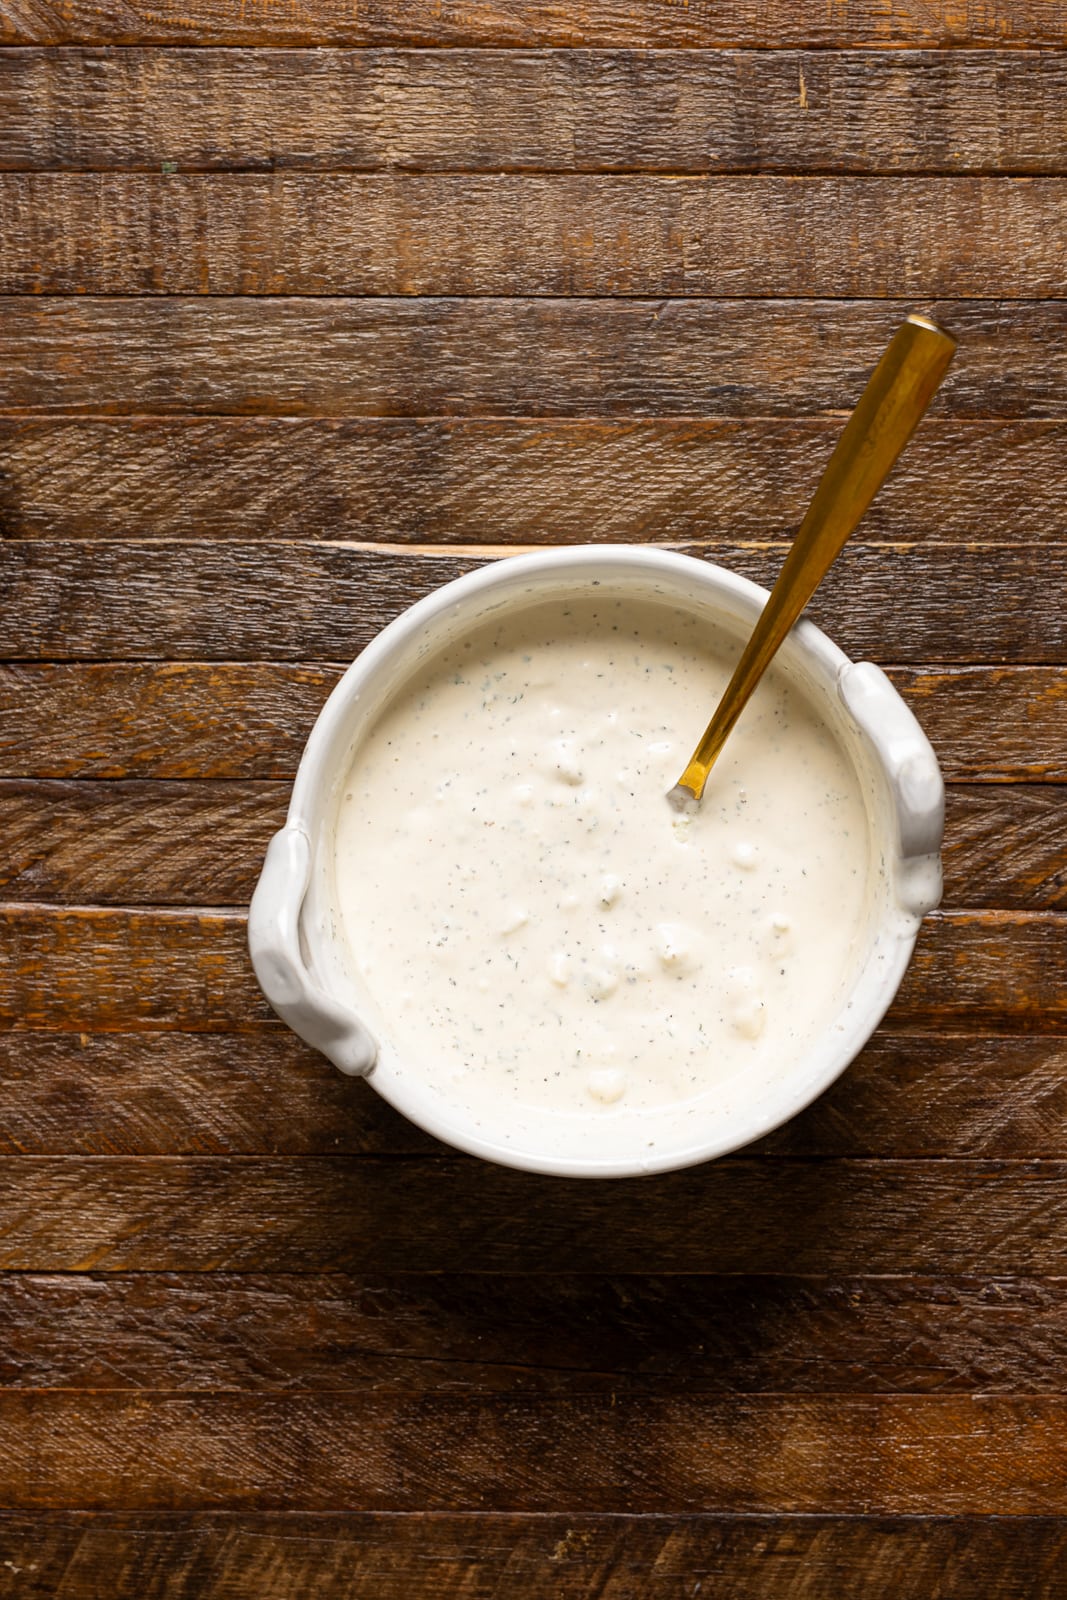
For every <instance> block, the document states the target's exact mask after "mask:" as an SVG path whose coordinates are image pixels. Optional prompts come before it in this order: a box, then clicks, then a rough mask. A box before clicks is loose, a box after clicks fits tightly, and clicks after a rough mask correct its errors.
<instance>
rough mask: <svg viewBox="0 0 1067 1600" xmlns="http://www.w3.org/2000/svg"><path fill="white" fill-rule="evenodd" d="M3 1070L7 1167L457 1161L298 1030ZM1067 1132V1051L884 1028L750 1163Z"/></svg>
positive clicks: (91, 1037) (87, 1046)
mask: <svg viewBox="0 0 1067 1600" xmlns="http://www.w3.org/2000/svg"><path fill="white" fill-rule="evenodd" d="M890 1026H891V1027H894V1028H895V1025H894V1024H890ZM0 1066H2V1068H3V1071H2V1073H0V1152H3V1153H5V1154H8V1155H18V1154H24V1155H294V1156H304V1155H339V1154H352V1155H390V1156H397V1155H401V1156H402V1155H412V1154H415V1155H420V1154H422V1155H424V1154H426V1153H428V1152H431V1151H436V1152H437V1153H439V1154H444V1153H446V1147H445V1146H443V1145H439V1144H437V1142H436V1141H435V1140H433V1139H431V1138H430V1137H429V1136H428V1135H427V1134H424V1133H422V1132H421V1131H420V1130H419V1129H417V1128H416V1127H415V1126H414V1125H413V1124H412V1123H410V1122H408V1121H407V1120H406V1119H405V1118H404V1117H401V1116H400V1115H399V1114H398V1113H396V1112H394V1111H392V1110H391V1109H390V1108H389V1107H388V1106H387V1105H386V1104H385V1102H384V1101H383V1100H382V1099H381V1098H380V1097H379V1096H378V1095H377V1094H375V1093H374V1092H373V1091H372V1090H371V1089H370V1087H369V1086H368V1085H366V1084H364V1083H361V1082H355V1081H353V1080H352V1079H349V1078H344V1077H342V1076H341V1074H340V1073H338V1072H336V1071H335V1070H334V1069H333V1067H332V1066H330V1064H329V1063H328V1062H327V1061H326V1060H325V1059H324V1058H323V1057H322V1056H319V1055H317V1054H316V1053H315V1052H313V1051H311V1050H310V1049H308V1048H307V1047H306V1046H304V1045H303V1044H301V1043H300V1041H299V1040H298V1039H297V1038H296V1037H295V1035H293V1034H290V1033H282V1032H279V1033H264V1034H256V1035H247V1034H245V1035H242V1034H225V1033H222V1034H204V1033H201V1034H191V1033H169V1034H168V1036H167V1039H166V1043H165V1048H162V1047H161V1041H160V1040H159V1038H158V1036H157V1035H154V1034H136V1033H126V1034H87V1033H62V1032H39V1031H38V1032H35V1031H27V1030H20V1031H18V1032H14V1031H11V1032H9V1033H8V1034H7V1035H6V1036H5V1037H4V1038H0ZM1065 1130H1067V1044H1065V1043H1064V1040H1063V1039H1062V1038H1056V1037H1053V1038H1042V1037H1041V1036H1040V1035H1029V1036H1023V1037H1004V1038H996V1037H986V1038H980V1037H979V1038H976V1037H974V1036H973V1035H971V1036H968V1035H965V1034H961V1035H953V1034H949V1033H942V1032H937V1033H932V1034H919V1033H906V1032H905V1033H900V1032H896V1031H886V1030H883V1031H882V1032H880V1033H879V1034H878V1035H877V1036H876V1037H875V1038H874V1039H873V1040H872V1041H871V1043H870V1044H869V1045H868V1046H867V1048H866V1049H865V1050H864V1051H863V1052H862V1054H861V1055H860V1056H859V1058H858V1059H857V1060H856V1061H855V1062H853V1064H852V1066H851V1067H850V1068H849V1069H848V1071H847V1073H846V1074H845V1075H844V1076H843V1077H842V1078H841V1079H839V1080H838V1082H837V1083H836V1084H835V1085H834V1086H833V1087H832V1088H831V1089H830V1090H828V1091H827V1093H826V1094H825V1095H823V1096H822V1097H821V1098H820V1099H819V1100H817V1101H816V1102H815V1104H814V1105H812V1106H810V1107H809V1108H808V1110H807V1111H805V1112H804V1113H803V1114H802V1115H801V1116H799V1117H797V1118H794V1120H793V1121H792V1122H790V1123H788V1124H787V1125H786V1126H785V1127H784V1128H781V1129H779V1130H778V1132H776V1133H774V1134H772V1135H770V1137H769V1138H767V1139H765V1140H762V1141H761V1142H760V1143H759V1144H757V1145H753V1146H751V1147H750V1150H749V1152H748V1153H749V1154H752V1155H777V1156H780V1155H788V1156H798V1157H813V1156H820V1157H821V1156H880V1157H881V1156H894V1157H901V1158H932V1157H943V1156H953V1157H958V1156H982V1157H988V1158H994V1159H1008V1158H1016V1157H1026V1158H1028V1159H1034V1160H1036V1159H1044V1160H1054V1159H1067V1131H1065Z"/></svg>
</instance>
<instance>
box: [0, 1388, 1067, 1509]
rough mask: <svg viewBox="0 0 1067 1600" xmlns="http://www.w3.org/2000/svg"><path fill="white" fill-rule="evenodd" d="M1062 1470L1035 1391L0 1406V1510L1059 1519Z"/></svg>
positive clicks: (98, 1399)
mask: <svg viewBox="0 0 1067 1600" xmlns="http://www.w3.org/2000/svg"><path fill="white" fill-rule="evenodd" d="M311 1462H313V1463H314V1470H313V1471H311V1470H309V1463H311ZM1065 1474H1067V1400H1065V1399H1062V1398H1060V1397H1055V1398H1053V1397H1049V1396H1018V1397H1015V1396H1012V1397H1008V1396H979V1397H972V1396H922V1397H919V1398H913V1397H895V1396H894V1397H873V1396H869V1397H868V1396H848V1397H832V1398H823V1397H818V1396H811V1397H808V1396H804V1397H793V1396H752V1397H749V1398H735V1397H722V1398H720V1397H717V1396H716V1397H705V1396H683V1397H678V1398H673V1397H671V1398H659V1397H654V1398H646V1397H643V1396H634V1397H632V1398H628V1399H627V1401H626V1403H625V1405H621V1406H620V1405H617V1404H614V1403H613V1400H612V1397H611V1395H589V1396H584V1397H577V1396H576V1397H573V1398H572V1397H556V1396H546V1395H537V1396H526V1395H507V1396H503V1395H498V1396H491V1397H486V1398H485V1399H479V1400H477V1401H472V1400H469V1399H468V1398H466V1397H465V1396H458V1395H449V1394H434V1395H423V1396H420V1397H419V1398H418V1399H417V1400H412V1399H410V1398H408V1397H407V1396H403V1395H401V1396H396V1397H394V1396H391V1395H381V1396H376V1395H372V1396H368V1395H362V1394H357V1395H346V1394H329V1395H301V1396H296V1395H284V1396H273V1395H196V1396H189V1395H177V1396H173V1395H152V1396H145V1395H136V1396H134V1395H121V1394H119V1395H116V1394H78V1395H69V1394H62V1393H60V1394H35V1395H21V1394H17V1393H8V1394H4V1395H0V1493H2V1494H3V1498H4V1502H5V1504H6V1505H7V1506H8V1507H10V1508H11V1509H13V1510H17V1509H33V1508H49V1507H52V1506H55V1505H70V1504H73V1505H77V1506H81V1507H85V1508H86V1509H92V1508H102V1509H107V1510H141V1509H152V1510H155V1509H159V1508H166V1509H169V1510H179V1511H180V1510H193V1509H196V1510H199V1509H201V1508H204V1509H213V1508H219V1509H227V1508H232V1509H239V1508H248V1509H254V1510H272V1509H278V1510H281V1509H284V1510H296V1511H328V1510H335V1509H338V1508H341V1507H345V1508H351V1509H357V1508H358V1509H367V1510H394V1511H395V1510H408V1511H422V1510H456V1511H458V1510H467V1509H470V1508H476V1509H479V1510H515V1509H521V1510H531V1511H545V1512H548V1511H555V1510H557V1509H558V1508H559V1506H560V1505H561V1503H564V1502H565V1503H566V1504H567V1507H568V1510H573V1511H607V1512H621V1511H627V1510H629V1509H630V1508H631V1507H632V1506H633V1504H634V1503H635V1500H637V1499H638V1498H639V1499H640V1503H641V1505H642V1507H643V1508H645V1509H647V1511H649V1512H659V1513H662V1512H678V1511H701V1510H706V1509H707V1508H708V1507H709V1506H715V1507H719V1508H721V1509H723V1510H728V1511H771V1510H773V1511H786V1512H819V1511H827V1510H833V1511H835V1512H853V1513H867V1514H869V1513H871V1512H875V1513H887V1514H889V1513H897V1514H900V1513H906V1514H923V1515H930V1514H931V1513H932V1514H939V1513H940V1514H953V1513H955V1514H984V1515H1019V1514H1023V1515H1025V1514H1034V1513H1046V1514H1048V1513H1052V1514H1061V1515H1062V1513H1063V1511H1064V1508H1065V1505H1067V1491H1065V1489H1064V1479H1065Z"/></svg>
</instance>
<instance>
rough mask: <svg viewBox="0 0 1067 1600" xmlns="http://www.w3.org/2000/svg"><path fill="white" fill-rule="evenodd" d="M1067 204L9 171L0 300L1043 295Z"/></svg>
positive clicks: (961, 182) (672, 187)
mask: <svg viewBox="0 0 1067 1600" xmlns="http://www.w3.org/2000/svg"><path fill="white" fill-rule="evenodd" d="M2 59H3V58H2V57H0V64H2ZM1065 79H1067V72H1065ZM1063 105H1064V107H1065V108H1067V82H1065V85H1064V91H1063ZM1064 122H1065V124H1067V114H1065V117H1064ZM1065 139H1067V131H1065ZM1065 215H1067V179H1064V178H985V177H983V178H951V179H946V178H867V177H863V178H838V177H818V178H763V177H750V178H685V179H680V178H659V177H641V176H624V177H614V176H598V177H584V176H583V177H562V176H560V177H542V176H521V177H515V176H511V175H507V174H505V175H501V176H494V177H470V176H459V177H455V176H439V177H352V176H336V175H327V176H323V175H315V176H313V177H305V176H301V175H295V176H293V175H281V176H277V177H256V176H252V175H248V176H231V175H229V174H220V175H217V176H210V177H184V176H171V177H158V176H157V177H145V176H141V175H139V174H132V175H131V174H125V173H121V174H99V173H86V174H76V175H67V174H61V175H59V176H55V175H53V174H32V175H23V174H6V175H4V174H0V292H2V293H4V294H8V295H19V294H39V293H44V294H50V295H51V294H88V295H128V294H180V295H196V294H207V295H246V296H247V295H515V294H521V295H672V296H681V295H724V296H726V295H728V296H737V295H743V296H757V297H760V298H766V297H783V296H818V297H821V298H824V297H826V296H834V295H836V296H867V297H880V296H895V297H899V296H915V295H918V296H920V297H929V296H940V297H951V298H961V299H965V298H979V299H989V298H990V297H991V296H997V297H998V298H1001V299H1012V298H1020V297H1021V298H1026V297H1031V298H1036V297H1038V296H1041V295H1056V294H1058V293H1060V292H1061V291H1062V290H1063V287H1064V282H1065V270H1067V250H1065V248H1064V242H1063V235H1062V231H1061V223H1062V221H1063V219H1064V216H1065ZM798 237H803V238H805V239H807V240H808V245H807V247H806V248H805V249H804V250H802V251H798V250H797V248H796V241H797V238H798ZM962 238H966V240H967V248H966V251H963V250H961V248H960V240H961V239H962Z"/></svg>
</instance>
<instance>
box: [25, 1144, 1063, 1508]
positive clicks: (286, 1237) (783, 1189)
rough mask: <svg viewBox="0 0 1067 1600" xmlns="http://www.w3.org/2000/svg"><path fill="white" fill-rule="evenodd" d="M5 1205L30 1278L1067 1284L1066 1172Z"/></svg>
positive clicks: (91, 1181)
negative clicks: (860, 1274)
mask: <svg viewBox="0 0 1067 1600" xmlns="http://www.w3.org/2000/svg"><path fill="white" fill-rule="evenodd" d="M0 1197H2V1200H3V1206H4V1215H5V1218H6V1219H7V1220H6V1225H5V1230H4V1235H3V1238H2V1240H0V1265H2V1266H3V1267H4V1268H5V1269H8V1270H18V1271H27V1272H46V1273H51V1272H87V1271H108V1272H128V1271H140V1270H145V1271H150V1272H153V1273H158V1272H213V1271H229V1272H261V1273H274V1272H295V1273H315V1272H358V1273H383V1272H389V1273H407V1272H419V1273H423V1272H428V1273H459V1274H462V1273H466V1272H470V1271H471V1270H473V1269H477V1271H479V1272H484V1273H505V1274H513V1273H544V1272H548V1273H557V1272H559V1271H560V1270H561V1268H563V1267H565V1269H566V1270H567V1271H568V1272H575V1273H593V1274H608V1275H615V1274H627V1273H647V1272H655V1273H660V1274H674V1273H677V1272H680V1273H701V1274H704V1273H712V1274H715V1273H725V1274H729V1275H733V1274H737V1273H740V1274H755V1275H757V1276H761V1275H764V1274H771V1275H780V1274H784V1275H789V1276H798V1275H799V1276H801V1277H808V1276H811V1275H815V1276H823V1275H828V1276H835V1277H836V1276H848V1275H850V1274H854V1273H855V1271H856V1268H857V1264H859V1263H862V1266H863V1270H864V1272H865V1273H868V1274H875V1275H879V1276H880V1275H883V1274H893V1275H899V1274H903V1275H906V1276H941V1275H943V1274H959V1275H964V1276H980V1277H984V1278H986V1279H987V1280H988V1279H989V1278H990V1277H995V1276H1000V1275H1020V1276H1026V1277H1031V1276H1054V1277H1062V1276H1063V1275H1064V1274H1065V1271H1067V1233H1065V1229H1064V1226H1063V1223H1064V1217H1065V1214H1067V1163H1065V1162H1062V1161H1049V1162H1040V1161H1036V1162H1018V1161H1014V1162H1008V1163H1004V1162H995V1161H943V1160H942V1161H915V1160H909V1161H897V1160H877V1161H851V1160H844V1161H836V1160H835V1161H810V1160H803V1161H793V1160H776V1161H767V1160H765V1159H760V1158H741V1157H736V1158H730V1159H724V1160H720V1161H713V1162H710V1163H708V1164H706V1165H705V1166H703V1167H698V1168H693V1169H691V1170H689V1171H688V1172H681V1173H671V1174H667V1175H664V1176H661V1177H657V1178H647V1179H644V1180H642V1181H641V1182H640V1183H637V1182H634V1181H633V1180H632V1179H631V1180H621V1181H615V1182H607V1181H600V1182H597V1183H591V1182H589V1181H588V1180H586V1179H570V1180H564V1179H558V1178H554V1179H552V1180H551V1181H549V1180H546V1179H545V1178H543V1177H540V1176H538V1175H536V1174H531V1173H521V1172H514V1171H511V1170H509V1169H507V1168H504V1167H496V1166H491V1165H490V1164H489V1163H488V1162H484V1161H474V1160H458V1159H456V1158H455V1157H446V1158H435V1157H432V1156H431V1157H420V1156H411V1157H409V1158H407V1159H406V1160H401V1161H398V1160H395V1159H390V1158H385V1159H383V1158H377V1157H373V1156H355V1157H352V1156H337V1157H331V1156H313V1157H286V1158H284V1159H277V1158H274V1157H256V1156H247V1157H243V1158H235V1157H219V1156H207V1157H204V1156H201V1157H192V1156H184V1157H177V1156H170V1157H155V1156H135V1157H126V1156H91V1157H84V1156H15V1157H12V1156H4V1157H2V1158H0ZM1061 1442H1063V1444H1064V1447H1065V1448H1067V1432H1065V1431H1064V1430H1062V1429H1061ZM4 1459H9V1454H8V1452H6V1451H5V1450H4V1449H3V1448H2V1447H0V1463H2V1462H3V1460H4ZM1064 1481H1067V1479H1061V1488H1062V1483H1063V1482H1064ZM0 1485H2V1468H0ZM4 1502H5V1503H6V1504H8V1505H10V1504H11V1503H12V1502H11V1499H10V1497H9V1495H8V1494H7V1493H4ZM81 1503H83V1504H84V1503H86V1502H81ZM468 1503H469V1502H468ZM649 1509H651V1508H649ZM1016 1509H1018V1510H1022V1509H1023V1507H1021V1506H1020V1507H1017V1508H1016Z"/></svg>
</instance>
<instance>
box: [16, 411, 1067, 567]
mask: <svg viewBox="0 0 1067 1600" xmlns="http://www.w3.org/2000/svg"><path fill="white" fill-rule="evenodd" d="M839 431H840V422H839V421H838V420H837V419H836V418H826V419H816V418H811V419H798V420H793V419H776V418H763V417H760V418H752V419H749V420H744V421H721V420H718V419H712V418H691V419H687V420H684V421H683V420H679V419H676V418H674V419H672V418H664V419H659V418H648V419H645V420H638V421H617V422H613V421H606V420H601V419H598V418H592V419H587V420H561V421H550V420H545V421H539V420H533V419H521V418H509V419H501V420H472V421H463V420H456V419H451V418H436V419H432V420H425V419H420V420H408V419H392V418H378V419H373V420H371V419H356V418H346V419H342V420H337V419H332V418H312V419H292V418H280V417H227V418H211V419H204V418H197V417H165V418H155V417H129V418H121V419H112V420H107V419H97V418H90V417H86V418H74V419H69V420H68V419H59V418H54V417H49V418H34V419H16V418H12V417H3V416H0V538H2V539H7V540H15V539H94V540H96V539H100V540H102V539H136V538H157V537H166V538H179V537H180V538H199V539H207V538H211V539H234V540H238V541H240V540H247V539H255V540H265V539H275V538H276V539H301V540H306V539H339V538H344V539H348V538H352V537H354V536H355V535H356V534H357V533H358V535H359V536H360V537H362V538H365V539H370V540H376V541H378V542H381V543H394V544H395V543H415V544H418V543H433V544H438V545H442V544H443V545H449V544H465V545H483V544H538V543H550V544H551V543H555V544H560V543H567V544H572V543H586V542H600V541H605V540H606V541H629V540H637V541H649V542H653V543H661V542H662V543H686V542H699V541H704V542H707V541H722V542H723V543H724V544H725V545H730V544H736V543H739V542H743V541H745V540H767V539H775V538H779V539H781V538H792V536H793V534H794V532H795V531H796V528H797V526H798V525H799V523H800V519H801V517H802V516H803V515H804V511H805V509H806V507H807V503H808V501H809V499H810V498H811V495H812V493H813V491H814V489H815V485H816V482H817V481H818V476H819V473H820V471H821V470H822V467H823V466H824V465H825V463H826V461H828V460H829V457H830V452H831V450H832V449H833V446H834V443H835V441H836V437H837V434H838V432H839ZM1064 459H1067V424H1064V423H1062V422H1048V421H1026V422H979V421H974V420H965V421H959V420H954V419H948V418H945V417H936V418H928V419H927V420H926V421H925V422H924V423H923V426H922V428H921V430H920V432H919V433H918V434H917V435H916V437H915V439H914V440H913V441H912V443H911V444H910V445H909V446H908V449H907V452H906V453H905V455H904V456H903V458H902V459H901V461H900V462H899V463H898V465H897V466H896V467H895V468H894V469H893V474H892V476H891V477H890V479H889V482H888V483H887V484H886V485H885V487H884V488H883V489H881V490H880V491H879V494H878V497H877V499H876V500H875V502H874V504H873V505H872V507H871V509H870V510H869V511H868V512H867V514H866V516H865V517H864V520H863V532H862V537H863V539H864V541H879V540H883V539H892V540H900V541H903V542H909V541H912V540H915V539H917V538H920V537H921V538H922V539H923V541H924V542H925V543H929V542H931V541H933V540H935V539H936V540H940V539H945V540H953V539H954V540H966V541H968V542H971V543H976V542H984V541H1001V542H1008V543H1015V544H1018V545H1019V546H1020V547H1022V546H1023V545H1026V546H1027V547H1029V548H1030V549H1031V550H1033V547H1034V546H1044V545H1045V544H1046V543H1048V542H1052V541H1055V540H1062V539H1064V538H1065V537H1067V477H1065V474H1064V473H1063V472H1062V470H1061V466H1062V462H1063V461H1064ZM1036 559H1037V558H1035V557H1033V556H1032V557H1031V560H1036Z"/></svg>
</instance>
